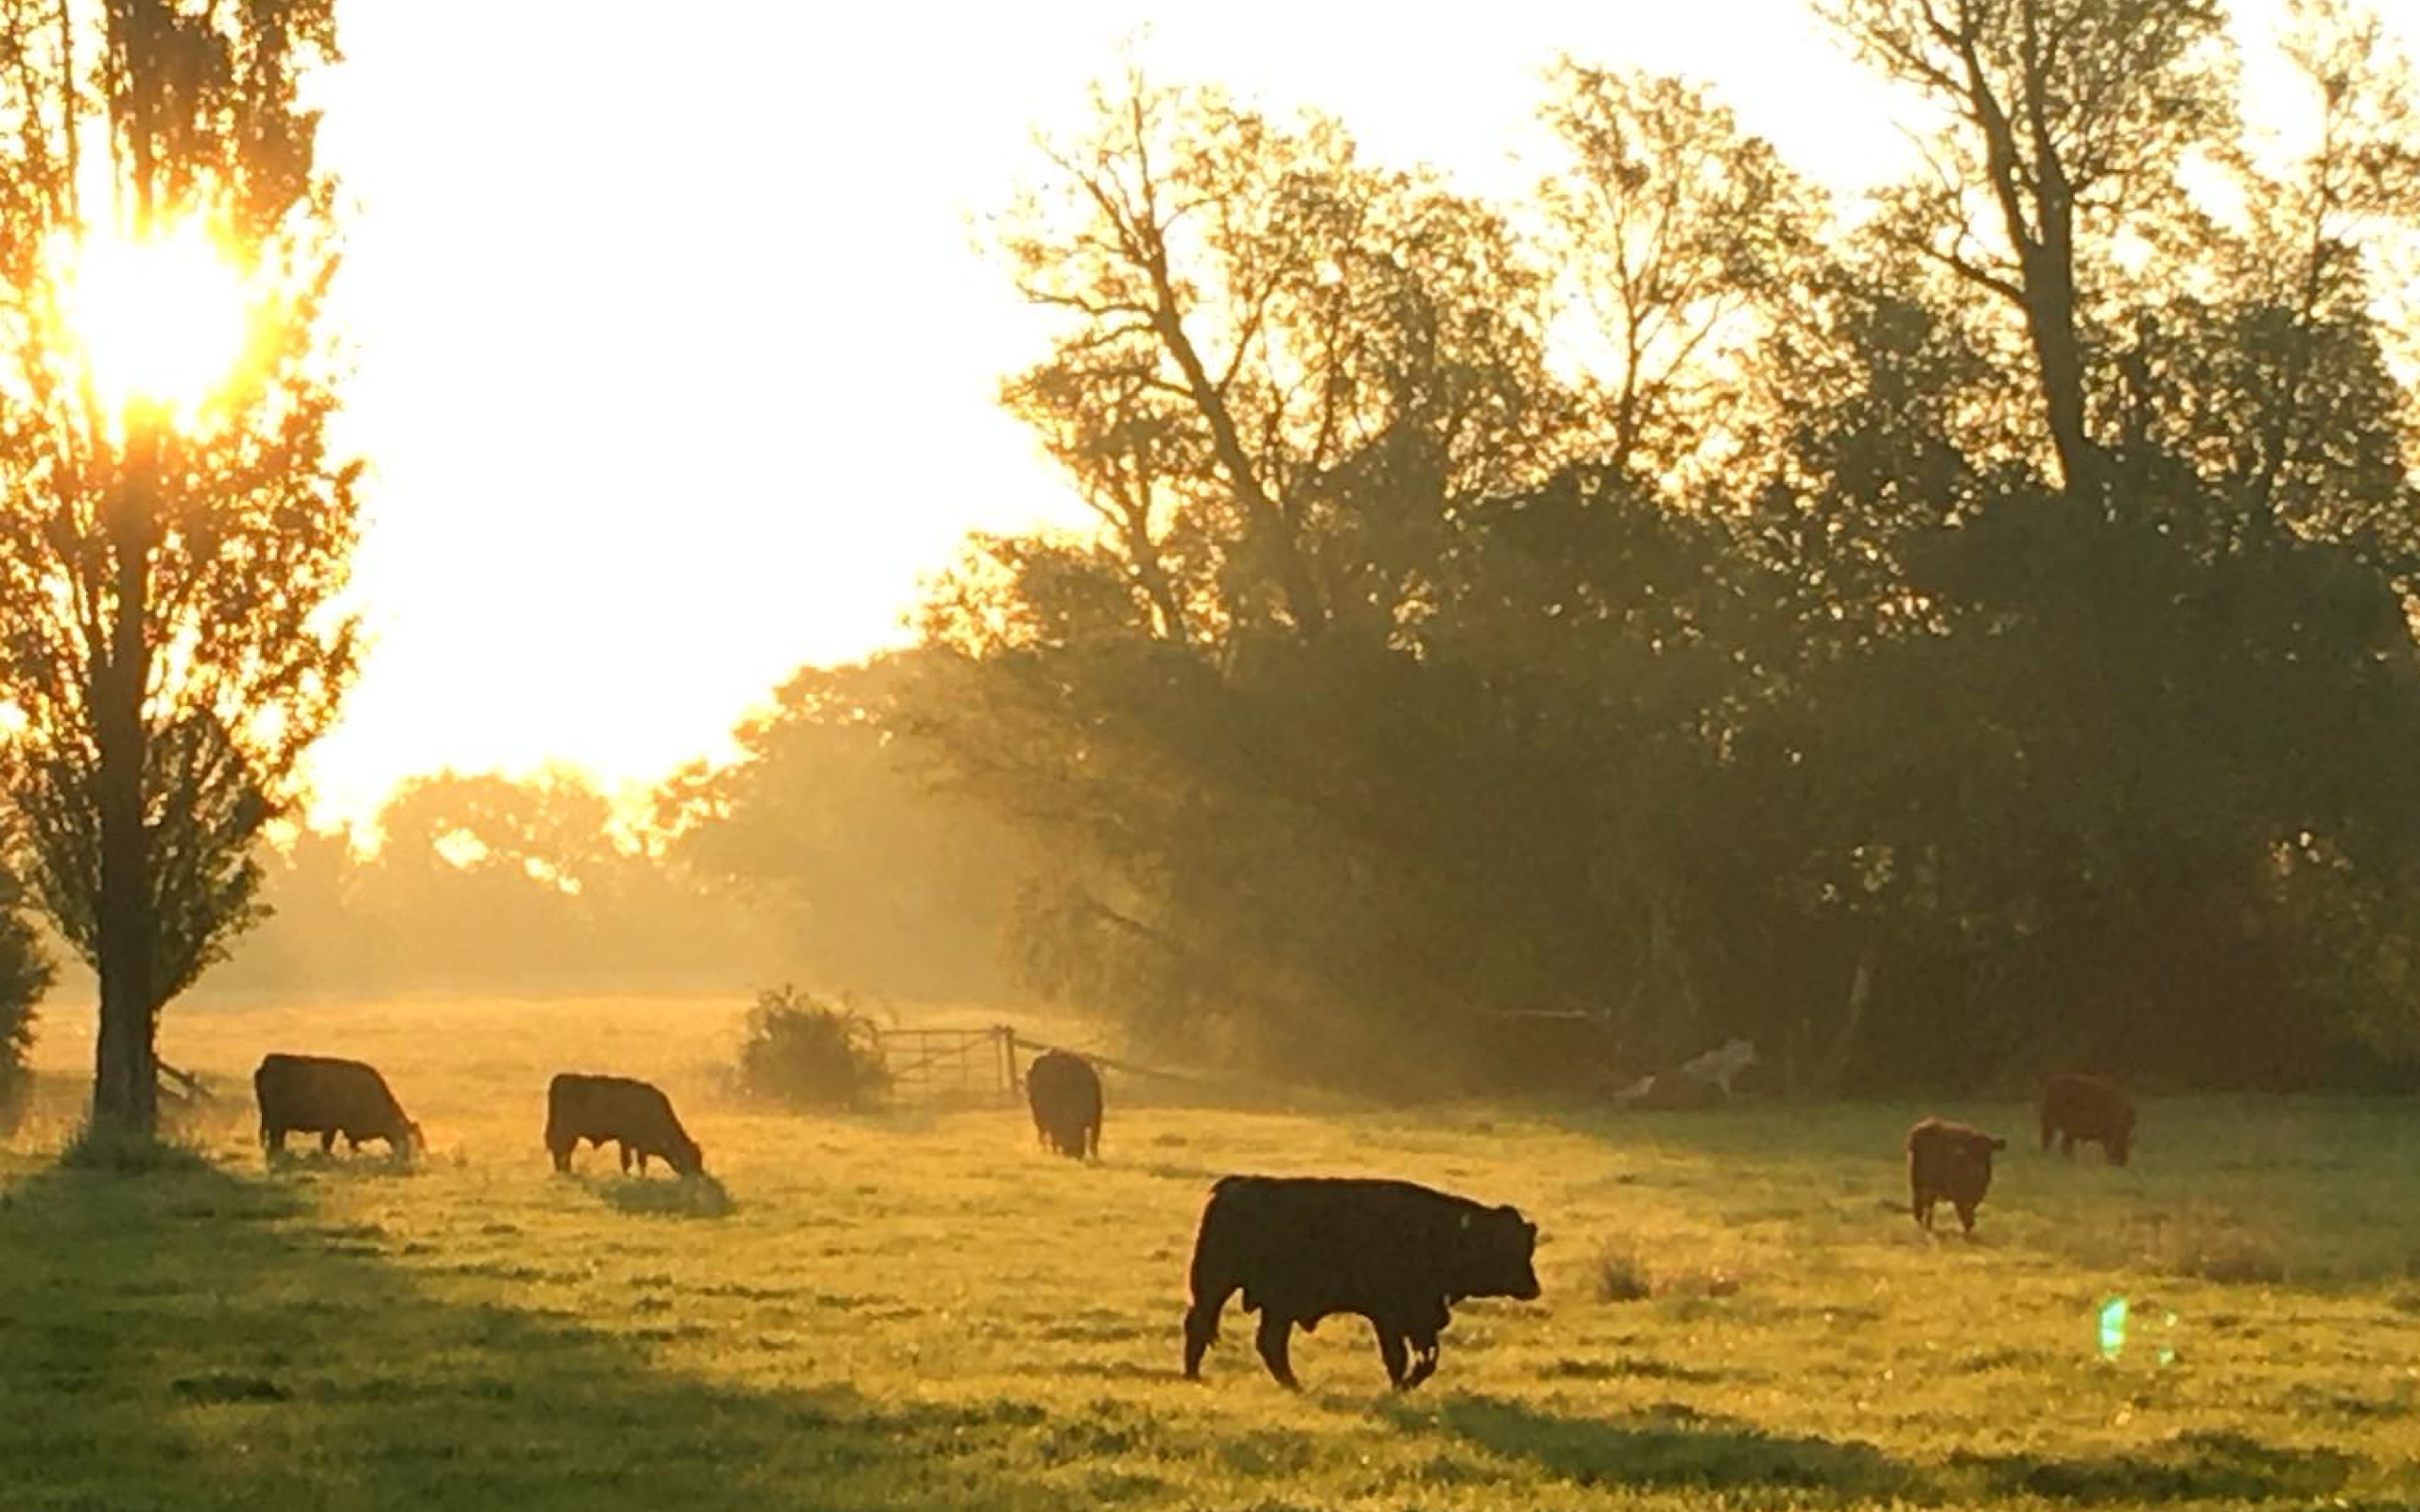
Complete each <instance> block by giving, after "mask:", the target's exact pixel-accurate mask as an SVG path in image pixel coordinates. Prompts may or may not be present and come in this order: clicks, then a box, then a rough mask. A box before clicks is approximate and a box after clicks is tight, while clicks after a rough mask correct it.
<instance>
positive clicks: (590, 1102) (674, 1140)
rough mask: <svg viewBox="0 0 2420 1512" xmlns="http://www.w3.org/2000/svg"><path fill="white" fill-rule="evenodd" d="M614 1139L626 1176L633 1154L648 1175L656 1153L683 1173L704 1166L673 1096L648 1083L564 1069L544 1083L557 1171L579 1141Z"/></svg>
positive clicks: (548, 1150)
mask: <svg viewBox="0 0 2420 1512" xmlns="http://www.w3.org/2000/svg"><path fill="white" fill-rule="evenodd" d="M582 1140H586V1141H587V1142H588V1143H590V1144H592V1145H600V1144H603V1143H606V1142H608V1141H611V1142H613V1143H614V1146H615V1148H616V1150H617V1151H618V1152H619V1154H620V1155H621V1158H622V1171H623V1174H625V1175H628V1174H629V1172H630V1169H631V1158H632V1157H634V1156H635V1157H636V1158H637V1160H638V1167H639V1174H640V1175H641V1176H645V1175H646V1174H647V1162H648V1157H649V1156H656V1157H660V1158H661V1159H662V1160H664V1162H665V1163H666V1164H667V1165H669V1166H671V1167H672V1169H673V1170H674V1171H675V1172H677V1173H678V1174H680V1175H682V1176H696V1175H698V1174H699V1173H700V1172H701V1171H703V1170H705V1168H706V1152H705V1151H704V1150H702V1149H700V1148H699V1146H698V1142H697V1141H696V1140H693V1139H691V1138H690V1137H689V1131H688V1130H687V1129H685V1128H683V1127H682V1126H681V1120H680V1117H679V1116H678V1115H677V1114H675V1113H674V1112H673V1111H672V1100H671V1099H670V1098H668V1097H666V1096H665V1095H664V1092H663V1091H662V1090H661V1089H659V1088H658V1087H656V1086H655V1085H654V1084H653V1083H651V1082H644V1081H639V1080H636V1079H634V1078H632V1077H630V1076H589V1075H582V1074H579V1073H578V1072H569V1071H567V1072H564V1073H562V1074H560V1075H558V1076H556V1077H555V1079H554V1080H552V1081H550V1082H548V1083H547V1084H546V1153H547V1154H548V1155H551V1156H553V1157H554V1160H555V1169H556V1170H558V1171H568V1170H570V1169H571V1154H572V1151H573V1150H574V1149H575V1148H577V1147H578V1146H579V1142H580V1141H582Z"/></svg>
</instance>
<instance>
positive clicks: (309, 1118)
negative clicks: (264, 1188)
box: [252, 1055, 428, 1160]
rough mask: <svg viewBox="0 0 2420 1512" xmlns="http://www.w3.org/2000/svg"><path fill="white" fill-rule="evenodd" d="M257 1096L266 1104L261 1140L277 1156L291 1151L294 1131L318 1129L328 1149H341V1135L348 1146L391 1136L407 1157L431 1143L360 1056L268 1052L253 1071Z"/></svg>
mask: <svg viewBox="0 0 2420 1512" xmlns="http://www.w3.org/2000/svg"><path fill="white" fill-rule="evenodd" d="M252 1095H253V1096H254V1097H255V1098H257V1099H258V1100H259V1102H260V1105H261V1143H262V1144H263V1145H264V1146H266V1147H267V1148H268V1152H269V1153H270V1154H271V1155H276V1154H279V1153H281V1152H283V1151H284V1150H285V1136H286V1135H288V1134H290V1133H301V1134H317V1135H318V1136H320V1152H321V1153H323V1154H324V1153H326V1152H327V1151H329V1150H332V1149H334V1148H336V1143H337V1135H339V1134H341V1135H343V1136H344V1143H345V1148H346V1149H348V1150H358V1149H359V1148H361V1142H362V1141H364V1140H385V1141H386V1142H387V1148H388V1150H389V1152H391V1153H393V1154H395V1155H400V1156H403V1157H404V1158H406V1160H408V1159H409V1158H410V1157H411V1156H412V1154H413V1153H414V1151H416V1150H421V1149H425V1148H427V1145H428V1142H427V1140H426V1139H425V1138H424V1137H423V1135H422V1134H421V1131H420V1125H418V1124H415V1123H413V1122H412V1121H411V1120H410V1119H408V1118H406V1117H405V1116H404V1109H403V1105H402V1104H400V1103H398V1102H396V1101H395V1094H394V1093H393V1092H392V1091H389V1090H388V1087H387V1079H386V1078H385V1077H384V1076H381V1075H379V1074H378V1073H377V1072H376V1071H375V1070H374V1069H372V1067H370V1066H366V1065H364V1064H362V1063H361V1062H360V1061H358V1060H337V1059H334V1058H331V1057H326V1056H288V1055H270V1056H267V1057H263V1058H262V1060H261V1064H260V1069H259V1070H258V1071H255V1072H253V1073H252Z"/></svg>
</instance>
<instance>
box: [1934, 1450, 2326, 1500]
mask: <svg viewBox="0 0 2420 1512" xmlns="http://www.w3.org/2000/svg"><path fill="white" fill-rule="evenodd" d="M1950 1463H1951V1464H1952V1465H1953V1466H1954V1467H1957V1468H1960V1469H1971V1470H1978V1471H1979V1472H1980V1473H1981V1476H1982V1479H1983V1483H1984V1485H1985V1486H1988V1487H1990V1489H1992V1490H1993V1491H1995V1492H1997V1493H1999V1494H2001V1495H2024V1496H2039V1497H2048V1498H2051V1499H2054V1500H2057V1501H2063V1502H2083V1503H2091V1504H2093V1505H2096V1506H2100V1505H2112V1504H2117V1503H2135V1504H2139V1503H2160V1502H2211V1503H2220V1504H2227V1503H2234V1504H2241V1503H2247V1502H2269V1501H2275V1500H2278V1499H2281V1498H2286V1497H2291V1498H2292V1499H2294V1500H2295V1501H2297V1502H2301V1501H2308V1500H2313V1499H2317V1498H2323V1497H2327V1496H2331V1495H2333V1494H2334V1493H2336V1492H2337V1491H2339V1490H2342V1488H2343V1486H2344V1484H2345V1483H2346V1482H2347V1481H2349V1480H2351V1479H2352V1477H2353V1472H2354V1470H2355V1469H2358V1468H2359V1467H2360V1465H2361V1463H2362V1462H2361V1461H2359V1460H2358V1459H2355V1458H2354V1457H2353V1456H2351V1455H2349V1454H2344V1453H2340V1452H2337V1451H2335V1450H2332V1449H2312V1450H2288V1449H2273V1448H2271V1447H2270V1446H2269V1445H2266V1444H2263V1443H2259V1442H2257V1441H2256V1440H2254V1439H2250V1438H2246V1437H2244V1436H2243V1435H2240V1434H2225V1433H2195V1434H2185V1435H2180V1436H2179V1437H2177V1438H2176V1439H2174V1440H2172V1441H2170V1442H2169V1443H2165V1444H2162V1445H2160V1446H2158V1448H2157V1450H2156V1451H2153V1452H2145V1453H2140V1454H2107V1455H2101V1456H2099V1457H2097V1458H2093V1459H2067V1460H2063V1459H2051V1458H2045V1457H2043V1456H2040V1455H2035V1454H2009V1455H1993V1456H1988V1457H1987V1456H1981V1455H1972V1454H1960V1455H1955V1456H1953V1457H1952V1459H1951V1461H1950Z"/></svg>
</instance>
